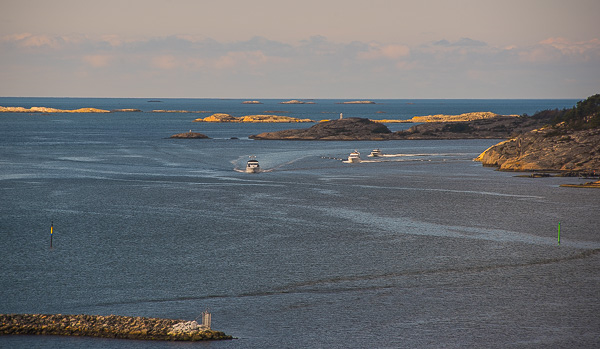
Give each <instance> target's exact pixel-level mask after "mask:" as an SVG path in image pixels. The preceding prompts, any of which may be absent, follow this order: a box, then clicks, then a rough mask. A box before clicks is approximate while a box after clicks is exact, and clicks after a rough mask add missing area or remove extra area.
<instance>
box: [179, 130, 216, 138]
mask: <svg viewBox="0 0 600 349" xmlns="http://www.w3.org/2000/svg"><path fill="white" fill-rule="evenodd" d="M169 138H183V139H210V137H208V136H207V135H204V134H202V133H197V132H192V130H190V131H189V132H184V133H178V134H175V135H172V136H171V137H169Z"/></svg>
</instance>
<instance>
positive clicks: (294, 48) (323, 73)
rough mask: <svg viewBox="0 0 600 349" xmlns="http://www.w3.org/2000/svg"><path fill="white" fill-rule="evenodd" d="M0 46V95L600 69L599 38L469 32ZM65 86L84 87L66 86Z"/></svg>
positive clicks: (307, 90)
mask: <svg viewBox="0 0 600 349" xmlns="http://www.w3.org/2000/svg"><path fill="white" fill-rule="evenodd" d="M0 52H1V53H2V55H3V57H2V65H0V79H1V78H2V77H4V80H3V81H6V82H7V83H5V84H3V86H0V94H4V95H15V94H23V95H28V93H27V88H28V87H27V86H28V85H31V82H33V81H35V83H36V84H44V83H45V84H47V85H48V86H49V87H48V90H51V91H54V90H53V88H55V87H50V85H51V80H53V79H54V80H55V78H54V77H56V76H60V77H61V79H63V80H64V81H65V83H64V86H65V87H64V88H65V90H64V91H57V92H52V93H57V94H58V95H73V96H76V95H78V94H80V95H88V96H89V95H98V92H97V91H100V90H102V88H103V87H102V85H101V84H100V83H99V81H106V85H107V86H106V87H104V89H105V90H106V91H107V92H106V94H113V95H114V93H117V92H116V90H115V86H123V87H122V89H123V91H121V92H119V93H120V95H124V96H128V95H130V93H132V92H131V91H134V93H143V91H145V90H149V89H151V88H152V90H151V91H152V93H151V94H152V95H159V94H160V91H164V92H163V93H164V94H165V96H167V95H169V96H189V93H190V92H189V91H191V90H194V91H197V92H194V93H200V94H202V90H201V89H202V88H204V87H200V88H199V87H198V82H199V81H202V82H203V83H204V84H203V85H202V86H207V87H206V89H207V92H205V93H206V94H208V95H211V96H217V97H219V96H232V95H231V94H232V93H236V94H237V95H243V96H247V95H249V94H252V93H254V92H255V91H261V94H262V95H263V96H268V97H278V96H282V97H288V96H307V97H311V96H312V97H333V95H331V94H332V93H335V94H336V96H340V97H341V94H343V93H350V92H352V95H353V96H358V95H360V93H359V92H360V91H363V92H364V93H369V94H371V96H372V97H377V96H378V95H379V96H390V95H394V96H415V95H418V96H421V97H422V98H433V97H436V96H437V97H446V98H452V97H461V96H458V95H456V93H458V91H472V92H473V95H466V96H465V95H462V97H478V98H479V97H481V98H484V97H486V96H487V97H494V96H499V97H507V94H506V93H507V92H502V90H501V89H502V88H505V89H506V91H513V90H512V88H513V84H516V83H517V82H518V81H522V80H523V79H525V77H526V78H527V79H528V80H527V81H526V82H525V83H523V86H531V85H532V84H533V82H535V81H544V82H545V83H547V81H548V80H550V79H551V80H552V81H567V80H568V79H570V81H579V84H581V85H582V86H596V89H597V86H598V83H597V82H595V81H600V74H599V73H594V72H595V71H600V40H598V39H592V40H587V41H570V40H567V39H564V38H548V39H546V40H543V41H540V42H537V43H534V44H532V45H529V46H518V45H516V44H512V43H506V44H504V46H503V47H495V46H493V45H490V44H487V43H485V42H483V41H478V40H475V39H470V38H461V39H458V40H455V41H449V40H445V39H443V40H439V41H435V42H428V43H423V44H420V45H410V46H409V45H406V44H404V43H398V42H372V41H371V42H362V41H352V42H337V41H332V40H330V39H328V38H326V37H324V36H319V35H316V36H311V37H309V38H307V39H305V40H301V41H298V42H295V43H290V42H281V41H275V40H269V39H266V38H264V37H258V36H257V37H252V38H251V39H248V40H242V41H232V42H226V41H217V40H213V39H207V38H201V37H198V36H168V37H155V38H150V39H143V40H142V39H131V38H125V37H120V36H116V35H109V36H97V37H90V36H80V35H74V36H51V35H45V34H44V35H35V34H30V33H21V34H11V35H5V36H3V37H1V38H0ZM532 63H534V64H532ZM91 68H93V69H91ZM577 74H579V75H578V76H576V77H575V76H574V75H577ZM44 76H47V77H48V78H47V80H48V81H47V82H45V81H44V78H43V77H44ZM51 77H53V78H51ZM83 77H85V78H83ZM21 81H23V82H24V81H29V82H30V83H29V84H27V83H20V84H19V86H23V87H22V90H19V91H16V92H15V91H13V89H14V88H13V86H17V82H21ZM92 81H93V82H95V83H92ZM88 85H89V87H86V86H88ZM92 85H93V86H92ZM540 85H541V87H543V86H544V84H541V83H540ZM574 85H575V84H574V83H571V84H570V85H569V88H570V89H571V90H572V89H573V86H574ZM36 86H38V85H36ZM70 86H80V87H81V89H77V90H73V91H69V90H68V89H69V88H70ZM209 86H210V87H211V88H209ZM232 86H236V88H237V89H232V88H233V87H232ZM86 88H87V89H88V91H89V92H86V90H85V89H86ZM161 89H162V90H161ZM571 90H569V91H571ZM128 91H129V92H128ZM139 91H142V92H139ZM244 91H246V92H244ZM283 91H285V92H283ZM436 91H437V92H436ZM482 91H483V92H486V93H487V95H481V93H483V92H482ZM497 91H499V92H497ZM128 93H129V94H128ZM282 93H286V95H285V96H283V95H282ZM403 93H404V94H403ZM495 93H496V94H495ZM502 93H504V94H502ZM511 93H512V92H511ZM319 94H320V95H319ZM568 95H569V96H573V93H572V92H569V94H568ZM519 96H521V95H519ZM365 97H367V96H365ZM509 97H510V95H509ZM553 97H557V96H555V95H554V96H553ZM558 97H560V96H558Z"/></svg>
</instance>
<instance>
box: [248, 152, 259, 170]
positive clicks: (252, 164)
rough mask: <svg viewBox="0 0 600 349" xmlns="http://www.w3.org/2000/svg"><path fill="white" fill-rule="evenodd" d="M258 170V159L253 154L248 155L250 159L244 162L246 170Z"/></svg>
mask: <svg viewBox="0 0 600 349" xmlns="http://www.w3.org/2000/svg"><path fill="white" fill-rule="evenodd" d="M259 171H260V165H259V164H258V160H256V158H255V157H254V156H251V157H250V160H248V162H247V163H246V172H247V173H257V172H259Z"/></svg>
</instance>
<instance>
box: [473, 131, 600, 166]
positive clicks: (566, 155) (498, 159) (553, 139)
mask: <svg viewBox="0 0 600 349" xmlns="http://www.w3.org/2000/svg"><path fill="white" fill-rule="evenodd" d="M475 161H479V162H481V163H482V164H483V165H486V166H495V167H498V168H499V169H500V170H506V171H550V170H555V171H593V170H600V129H595V130H580V131H575V130H563V131H561V132H556V128H554V127H552V126H548V127H543V128H540V129H536V130H533V131H531V132H528V133H525V134H523V135H519V136H517V137H515V138H511V139H509V140H506V141H504V142H500V143H498V144H496V145H494V146H492V147H490V148H488V149H487V150H486V151H484V152H483V153H481V154H480V155H479V156H478V157H477V158H475Z"/></svg>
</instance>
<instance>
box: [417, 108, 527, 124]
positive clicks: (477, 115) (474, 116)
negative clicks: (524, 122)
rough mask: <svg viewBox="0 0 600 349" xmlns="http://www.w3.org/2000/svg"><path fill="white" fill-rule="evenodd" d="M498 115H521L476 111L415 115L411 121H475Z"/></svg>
mask: <svg viewBox="0 0 600 349" xmlns="http://www.w3.org/2000/svg"><path fill="white" fill-rule="evenodd" d="M498 117H505V118H507V117H513V118H516V117H519V115H499V114H495V113H492V112H489V111H488V112H474V113H464V114H460V115H445V114H437V115H426V116H415V117H413V118H412V119H410V121H411V122H457V121H473V120H481V119H493V118H498Z"/></svg>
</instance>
